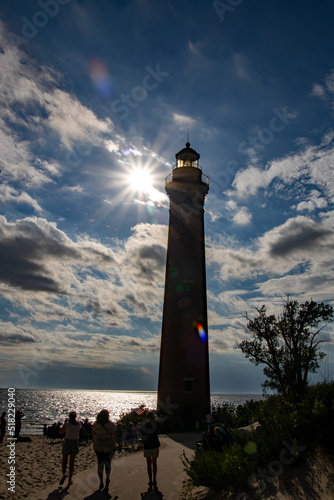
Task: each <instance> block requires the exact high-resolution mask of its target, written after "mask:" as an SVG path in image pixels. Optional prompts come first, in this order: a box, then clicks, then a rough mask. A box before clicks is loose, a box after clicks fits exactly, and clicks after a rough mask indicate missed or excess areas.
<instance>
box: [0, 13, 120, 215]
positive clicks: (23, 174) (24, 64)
mask: <svg viewBox="0 0 334 500" xmlns="http://www.w3.org/2000/svg"><path fill="white" fill-rule="evenodd" d="M0 39H1V40H0V41H1V45H2V51H1V53H0V66H1V74H0V158H1V159H0V165H1V170H2V175H3V177H4V179H6V180H7V181H15V182H18V183H20V184H21V185H22V186H25V187H26V186H34V187H41V186H43V184H46V183H48V182H50V181H51V179H52V177H54V176H58V175H59V174H60V172H61V171H62V169H63V166H62V165H61V163H59V160H56V159H52V158H51V159H50V147H51V148H52V150H53V151H54V153H57V152H58V153H59V150H61V149H62V148H63V149H64V148H65V150H66V149H67V150H70V149H72V148H73V147H74V146H76V145H78V143H79V147H81V148H85V151H87V148H89V147H90V150H91V149H92V146H94V145H102V144H103V143H104V141H105V140H106V141H107V146H108V147H109V148H110V140H109V141H108V135H110V133H111V131H112V130H113V125H112V122H111V120H110V119H109V118H106V119H99V118H98V117H97V116H96V115H95V114H94V113H93V111H91V110H90V109H88V108H87V107H86V106H84V105H83V104H82V103H80V102H79V101H78V99H77V98H76V97H74V96H73V95H71V94H69V93H68V92H66V91H64V90H61V89H60V88H57V85H59V83H60V81H61V76H60V75H58V74H57V73H56V72H55V71H54V70H52V69H51V68H50V67H46V66H44V67H38V66H37V64H36V63H35V61H34V60H32V59H31V58H30V57H29V55H27V54H26V53H25V52H23V51H21V50H20V49H19V48H17V47H15V46H14V45H11V44H10V43H9V41H8V36H7V33H6V30H5V28H4V26H3V24H2V23H0ZM17 109H20V113H18V112H17ZM20 130H21V131H20ZM80 145H81V146H80ZM63 156H64V159H65V160H66V153H64V152H63ZM84 156H85V154H84ZM35 207H36V205H35Z"/></svg>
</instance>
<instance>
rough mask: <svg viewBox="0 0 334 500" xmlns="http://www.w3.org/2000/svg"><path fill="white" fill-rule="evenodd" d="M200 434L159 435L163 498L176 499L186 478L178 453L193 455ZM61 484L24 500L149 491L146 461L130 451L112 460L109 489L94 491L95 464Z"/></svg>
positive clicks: (135, 496)
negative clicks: (70, 481) (68, 485)
mask: <svg viewBox="0 0 334 500" xmlns="http://www.w3.org/2000/svg"><path fill="white" fill-rule="evenodd" d="M199 437H200V434H198V433H197V434H196V433H189V434H175V435H171V436H170V437H167V436H160V442H161V447H160V456H159V458H158V462H157V464H158V474H157V483H158V489H159V491H160V492H161V493H162V494H163V498H164V500H179V498H180V493H181V491H182V487H183V482H184V481H185V480H186V479H187V476H186V474H185V472H184V470H183V464H182V461H181V459H180V456H181V455H182V453H183V451H185V452H186V455H187V456H188V457H190V456H192V454H193V453H194V449H195V448H196V440H197V439H199ZM64 486H65V488H61V487H59V484H58V483H55V484H53V485H51V486H48V487H46V488H44V489H43V490H41V491H36V492H35V493H34V495H33V496H29V498H28V499H27V500H60V499H66V500H106V499H112V500H116V499H119V500H140V499H141V498H142V496H141V493H144V492H147V491H148V476H147V471H146V460H145V458H144V456H143V452H135V453H130V454H128V455H125V456H120V457H117V458H116V459H114V460H113V461H112V473H111V483H110V486H109V492H108V491H106V490H102V491H101V492H99V491H97V488H98V486H99V480H98V476H97V466H96V467H93V468H89V469H87V470H86V471H83V472H80V473H78V474H74V476H73V485H71V486H70V487H69V488H66V482H65V484H64ZM150 498H151V497H150ZM154 498H160V497H158V496H153V494H152V500H153V499H154Z"/></svg>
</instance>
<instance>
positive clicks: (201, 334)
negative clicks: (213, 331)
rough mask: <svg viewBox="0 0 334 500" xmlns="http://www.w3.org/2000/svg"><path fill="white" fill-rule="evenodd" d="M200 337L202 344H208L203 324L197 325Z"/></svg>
mask: <svg viewBox="0 0 334 500" xmlns="http://www.w3.org/2000/svg"><path fill="white" fill-rule="evenodd" d="M197 331H198V336H199V338H200V340H201V341H202V342H207V340H208V336H207V333H206V331H205V330H204V328H203V326H202V325H201V323H197Z"/></svg>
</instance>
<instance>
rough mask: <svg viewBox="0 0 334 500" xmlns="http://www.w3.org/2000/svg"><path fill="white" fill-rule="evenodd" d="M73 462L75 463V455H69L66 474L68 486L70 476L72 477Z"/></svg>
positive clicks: (70, 480) (70, 479)
mask: <svg viewBox="0 0 334 500" xmlns="http://www.w3.org/2000/svg"><path fill="white" fill-rule="evenodd" d="M74 462H75V455H70V465H69V472H68V484H71V483H72V476H73V471H74Z"/></svg>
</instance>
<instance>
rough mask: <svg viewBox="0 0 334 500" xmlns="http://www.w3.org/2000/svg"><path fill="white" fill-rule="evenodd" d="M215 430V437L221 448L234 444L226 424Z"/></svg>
mask: <svg viewBox="0 0 334 500" xmlns="http://www.w3.org/2000/svg"><path fill="white" fill-rule="evenodd" d="M217 429H218V430H217V435H218V437H219V439H220V440H221V443H222V445H223V446H225V445H228V446H229V445H230V444H232V443H233V442H234V439H233V435H232V432H231V429H230V428H229V427H228V426H227V425H226V424H222V425H221V426H220V427H217Z"/></svg>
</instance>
